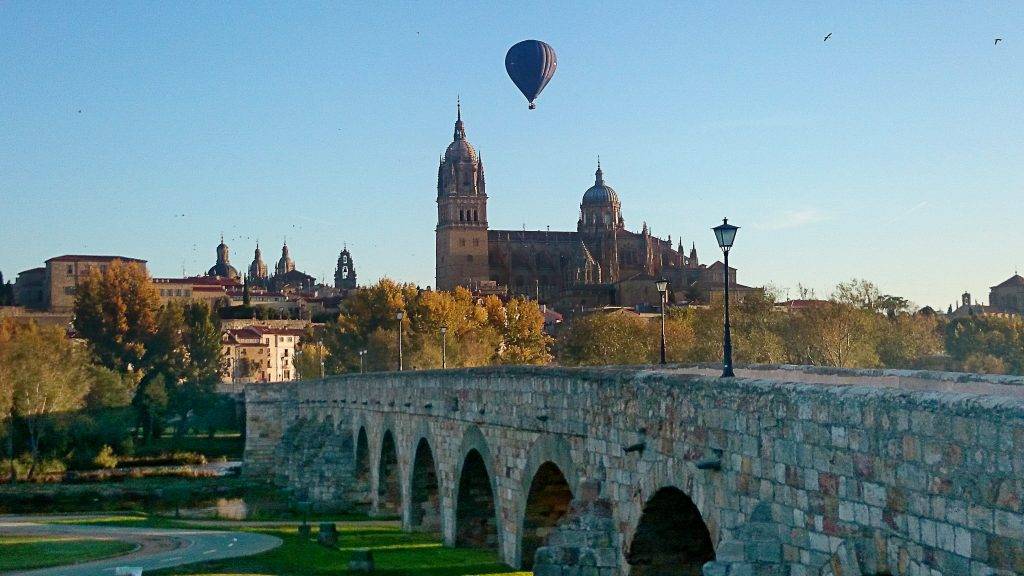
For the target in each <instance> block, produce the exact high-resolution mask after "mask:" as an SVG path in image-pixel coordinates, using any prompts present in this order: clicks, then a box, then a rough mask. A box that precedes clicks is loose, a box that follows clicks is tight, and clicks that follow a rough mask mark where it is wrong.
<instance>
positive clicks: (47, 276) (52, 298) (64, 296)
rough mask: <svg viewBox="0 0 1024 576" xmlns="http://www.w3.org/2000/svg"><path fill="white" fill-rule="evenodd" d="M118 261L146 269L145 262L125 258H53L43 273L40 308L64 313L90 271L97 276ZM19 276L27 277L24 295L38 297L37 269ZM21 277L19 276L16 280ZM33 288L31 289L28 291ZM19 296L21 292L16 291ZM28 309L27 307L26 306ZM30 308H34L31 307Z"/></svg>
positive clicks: (79, 255)
mask: <svg viewBox="0 0 1024 576" xmlns="http://www.w3.org/2000/svg"><path fill="white" fill-rule="evenodd" d="M115 260H118V261H120V262H122V263H123V264H127V265H137V266H141V267H142V268H143V269H145V268H146V261H145V260H139V259H137V258H126V257H124V256H91V255H81V254H65V255H63V256H55V257H53V258H50V259H49V260H47V261H46V267H45V270H44V272H43V278H42V286H41V292H42V296H43V301H42V305H41V308H42V309H45V310H48V311H50V312H57V313H67V312H71V311H72V310H73V309H74V307H75V293H76V292H77V290H78V284H79V283H80V282H81V281H82V280H84V279H85V278H88V276H89V274H91V273H92V271H93V270H96V271H98V272H100V273H103V272H105V271H106V269H107V266H110V264H111V262H113V261H115ZM22 274H25V275H27V280H30V281H26V283H25V288H24V290H25V291H26V292H27V293H31V294H38V292H37V290H39V289H40V288H39V287H38V277H39V274H38V269H33V270H26V271H25V272H23V273H22ZM22 274H19V275H18V276H19V280H20V277H21V275H22ZM29 285H32V286H33V287H32V288H29ZM18 293H19V296H20V294H21V293H22V290H21V289H19V290H18ZM26 305H29V304H26ZM33 307H35V306H34V305H33Z"/></svg>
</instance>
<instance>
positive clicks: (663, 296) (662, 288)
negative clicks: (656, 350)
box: [654, 278, 668, 364]
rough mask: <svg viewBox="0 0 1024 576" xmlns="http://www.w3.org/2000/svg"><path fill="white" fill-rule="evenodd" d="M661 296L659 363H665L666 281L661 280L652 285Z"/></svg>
mask: <svg viewBox="0 0 1024 576" xmlns="http://www.w3.org/2000/svg"><path fill="white" fill-rule="evenodd" d="M654 285H655V286H657V287H658V293H659V294H661V363H662V364H664V363H665V306H667V305H668V280H666V279H664V278H661V279H659V280H658V281H657V282H655V283H654Z"/></svg>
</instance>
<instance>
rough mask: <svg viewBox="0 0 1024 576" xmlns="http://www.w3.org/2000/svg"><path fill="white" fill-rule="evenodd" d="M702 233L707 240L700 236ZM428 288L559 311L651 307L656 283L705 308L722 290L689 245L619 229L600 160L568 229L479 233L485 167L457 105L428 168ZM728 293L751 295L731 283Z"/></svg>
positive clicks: (720, 272) (714, 270) (714, 272)
mask: <svg viewBox="0 0 1024 576" xmlns="http://www.w3.org/2000/svg"><path fill="white" fill-rule="evenodd" d="M708 234H709V235H710V232H708ZM436 236H437V238H436V239H437V245H436V273H437V287H438V289H440V290H451V289H453V288H455V287H456V286H463V287H466V288H469V289H471V290H473V291H475V292H478V293H487V292H490V293H501V294H508V295H522V296H528V297H531V298H535V299H537V300H539V301H541V302H545V303H547V304H549V305H551V306H552V307H554V308H556V309H558V310H560V311H571V310H574V309H580V308H592V307H599V306H630V307H635V306H644V305H649V304H653V305H657V304H658V303H659V302H660V295H658V293H657V290H656V288H655V286H654V281H655V280H656V279H657V278H666V279H668V280H669V281H670V282H671V293H670V299H671V300H672V301H673V302H679V303H682V302H686V301H697V300H706V299H707V298H708V297H709V295H710V293H711V292H716V291H721V289H722V285H723V283H724V281H725V273H726V272H725V270H724V266H723V265H722V263H721V262H715V263H714V264H712V265H711V266H707V265H704V264H701V263H700V262H699V261H698V258H697V250H696V246H692V247H691V249H690V252H689V254H688V255H687V254H685V253H684V248H683V245H682V242H681V241H680V242H679V244H678V245H677V246H675V247H673V246H672V239H671V237H669V238H668V239H667V240H666V239H662V238H658V237H656V236H654V235H653V234H651V231H650V229H649V228H648V227H647V224H646V223H645V224H644V225H643V227H642V229H641V231H640V232H633V231H630V230H628V229H627V228H626V223H625V221H624V220H623V218H622V204H621V202H620V200H619V195H618V193H617V192H616V191H615V189H614V188H612V187H611V186H610V185H608V183H607V182H605V179H604V172H603V171H602V169H601V164H600V161H599V162H598V165H597V171H596V172H595V173H594V185H593V186H591V187H590V188H588V189H587V190H586V192H584V193H583V198H582V201H581V202H580V207H579V220H578V221H577V224H576V231H565V232H555V231H550V230H546V231H545V230H538V231H526V230H492V229H490V228H489V227H488V225H487V186H486V181H485V178H484V164H483V160H482V159H481V158H480V155H479V154H478V153H477V151H476V150H475V149H474V148H473V146H472V145H471V144H470V143H469V140H467V138H466V128H465V125H464V124H463V121H462V110H461V106H460V107H459V108H458V111H457V116H456V121H455V134H454V138H453V141H452V143H451V144H449V145H448V148H447V150H445V153H444V156H442V157H441V159H440V165H439V166H438V169H437V231H436ZM728 277H729V283H730V291H732V290H734V289H735V290H736V291H737V292H738V294H737V295H742V293H743V292H744V291H750V290H754V289H753V288H749V287H746V286H741V285H739V284H736V270H735V268H730V269H729V271H728Z"/></svg>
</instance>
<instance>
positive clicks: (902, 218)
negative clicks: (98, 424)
mask: <svg viewBox="0 0 1024 576" xmlns="http://www.w3.org/2000/svg"><path fill="white" fill-rule="evenodd" d="M506 4H507V5H505V6H501V5H498V3H489V2H466V3H425V2H423V3H381V4H380V5H378V4H377V3H362V4H359V3H345V4H342V3H307V2H303V3H291V2H266V3H259V2H237V3H231V2H195V3H186V2H164V3H156V2H148V3H109V2H69V3H53V2H42V3H40V2H19V1H14V2H10V1H9V2H3V3H0V202H2V210H0V270H2V271H3V272H4V273H5V275H6V276H7V277H8V278H12V277H13V276H14V274H15V273H16V272H17V271H19V270H23V269H26V268H30V267H33V266H37V265H39V263H40V262H42V261H43V260H44V259H46V258H48V257H51V256H55V255H58V254H62V253H83V252H84V253H114V254H123V255H126V256H133V257H140V258H145V259H148V260H149V261H150V269H151V272H152V273H154V274H155V275H160V276H166V275H174V274H180V273H181V271H182V268H183V267H184V269H185V270H186V272H188V273H199V272H201V271H204V270H205V269H206V268H208V267H209V266H211V265H212V263H213V260H214V256H215V254H214V247H215V246H216V244H217V242H218V240H219V235H220V233H221V231H223V232H224V234H225V236H226V239H227V241H228V244H229V245H230V246H231V249H232V254H231V256H232V263H233V264H235V265H236V266H237V267H239V268H243V267H244V266H246V265H247V264H248V262H249V261H250V260H251V259H252V251H253V248H254V245H255V239H256V238H257V237H259V239H260V241H261V245H262V247H263V248H264V257H265V259H266V260H268V262H269V261H272V260H274V259H276V258H277V257H278V256H279V249H280V245H281V241H282V239H283V238H284V237H285V236H287V238H288V244H289V247H290V248H291V253H292V255H293V257H294V258H295V260H296V262H297V264H298V267H299V268H300V269H302V270H305V271H306V272H308V273H310V274H313V275H315V276H318V277H319V276H325V275H330V274H332V273H333V269H334V263H335V260H336V259H337V255H338V252H339V251H340V249H341V247H342V245H343V244H346V243H347V245H348V247H349V248H350V249H351V250H352V253H353V258H354V260H355V264H356V268H357V271H358V273H359V277H360V281H361V282H369V281H372V280H374V279H376V278H378V277H380V276H384V275H388V276H392V277H395V278H399V279H403V280H410V281H415V282H418V283H420V284H422V285H432V284H433V271H434V238H433V234H434V225H435V221H436V205H435V203H434V199H435V196H436V190H435V180H436V168H437V159H438V155H439V154H440V153H441V152H442V151H443V150H444V148H445V147H446V146H447V144H448V142H449V141H450V139H451V132H452V123H453V121H454V114H455V110H454V108H455V97H456V95H457V94H461V96H462V102H463V112H464V119H465V121H466V126H467V131H468V135H469V138H470V141H471V142H472V143H473V144H474V145H475V146H476V147H477V148H478V149H479V150H481V152H482V154H483V159H484V163H485V166H486V170H487V182H488V193H489V195H490V209H489V213H490V220H491V226H492V227H494V228H516V229H518V228H521V227H522V226H524V225H525V226H526V227H527V228H528V229H543V228H544V227H545V226H551V228H552V229H553V230H561V229H573V228H574V226H575V223H576V218H577V215H578V204H579V201H580V197H581V196H582V194H583V191H584V190H586V188H587V187H588V186H590V184H591V183H592V181H593V171H594V164H595V158H596V156H597V155H598V154H600V155H601V159H602V165H603V167H604V170H605V177H606V180H607V182H608V183H609V184H610V185H612V186H614V187H615V188H616V190H617V191H618V192H619V195H620V198H621V199H622V202H623V215H624V217H625V220H626V223H627V226H629V227H630V228H633V229H639V228H640V226H641V223H642V222H643V221H645V220H646V221H647V222H648V224H649V225H650V226H651V227H652V229H653V230H654V232H655V233H656V234H659V235H663V236H664V235H668V234H671V235H672V237H673V239H676V238H679V237H680V235H681V236H682V238H683V240H684V242H686V243H687V245H689V244H690V243H691V242H696V244H697V249H698V251H699V252H700V255H701V257H702V259H704V260H705V261H708V260H710V259H712V258H713V257H714V256H715V255H716V252H717V248H716V247H715V244H714V239H713V235H712V233H711V231H710V230H709V228H710V227H711V226H714V225H715V224H716V223H717V222H720V221H721V217H722V216H725V215H728V216H729V217H730V221H731V222H733V223H735V224H737V225H739V226H741V227H742V229H741V230H740V233H739V236H738V237H737V244H736V248H735V249H734V252H733V259H732V260H733V262H734V263H735V265H736V266H737V267H738V268H739V269H740V281H741V282H744V283H747V284H758V285H761V284H771V285H774V286H777V287H779V288H780V289H782V290H783V291H785V290H787V289H788V290H789V294H790V296H795V295H796V287H797V285H798V284H800V283H802V284H803V285H805V286H809V287H812V288H814V289H816V290H817V291H818V293H819V294H821V293H823V292H826V291H827V289H828V287H830V286H832V285H834V284H835V283H836V282H839V281H843V280H845V279H849V278H852V277H858V278H866V279H869V280H872V281H874V282H876V283H878V284H879V285H880V286H881V287H882V289H883V290H884V291H886V292H889V293H895V294H901V295H904V296H906V297H909V298H910V299H911V300H913V301H915V302H917V303H919V304H922V305H923V304H931V305H935V306H940V305H941V306H943V307H944V306H945V305H946V304H948V303H950V302H952V301H953V300H954V299H955V298H956V297H957V295H958V294H959V293H960V292H962V291H963V290H965V289H969V290H971V291H972V292H973V293H975V295H976V296H980V297H982V298H987V287H988V286H991V285H994V284H996V283H998V282H1000V281H1002V280H1003V279H1005V278H1007V277H1008V276H1010V275H1011V274H1012V273H1013V272H1014V270H1015V268H1017V267H1021V268H1024V253H1022V252H1024V251H1022V247H1024V226H1021V224H1022V218H1021V217H1022V215H1024V210H1022V208H1021V206H1020V198H1021V191H1022V189H1024V168H1022V162H1021V159H1022V158H1024V130H1022V128H1024V119H1022V114H1021V112H1022V106H1021V102H1022V101H1024V99H1022V96H1024V93H1022V92H1024V82H1022V81H1024V68H1022V66H1021V55H1022V54H1024V32H1022V31H1024V11H1022V10H1021V8H1020V5H1019V4H1014V3H1010V2H1006V3H998V4H992V3H987V4H975V3H962V4H954V3H938V2H935V3H932V2H915V3H891V2H878V3H868V2H857V3H842V4H840V3H782V2H737V3H728V4H720V3H697V2H693V3H689V2H687V3H682V2H679V3H668V2H666V3H654V2H650V3H595V2H578V3H564V4H557V5H554V4H550V3H519V2H517V3H514V4H513V3H506ZM829 32H831V33H832V34H833V36H832V38H830V39H829V41H828V42H822V38H823V37H824V35H825V34H827V33H829ZM996 37H1002V38H1003V39H1004V40H1003V41H1002V42H1001V43H1000V44H999V45H994V44H993V39H994V38H996ZM526 38H538V39H542V40H545V41H546V42H548V43H550V44H551V45H552V46H554V48H555V50H556V51H557V53H558V71H557V73H556V75H555V78H554V80H552V82H551V84H550V85H549V86H548V88H547V89H546V90H545V92H544V93H543V94H542V95H541V97H540V99H539V100H538V109H537V110H535V111H532V112H530V111H528V110H527V109H526V104H525V102H524V100H523V98H522V96H521V95H520V94H519V93H518V91H517V90H516V88H515V86H514V85H513V84H512V82H511V81H510V80H509V79H508V77H507V76H506V74H505V71H504V65H503V59H504V54H505V51H506V50H507V49H508V47H509V46H511V45H512V44H514V43H515V42H518V41H519V40H523V39H526ZM79 110H81V112H79ZM181 214H184V216H180V215H181ZM176 215H177V216H176Z"/></svg>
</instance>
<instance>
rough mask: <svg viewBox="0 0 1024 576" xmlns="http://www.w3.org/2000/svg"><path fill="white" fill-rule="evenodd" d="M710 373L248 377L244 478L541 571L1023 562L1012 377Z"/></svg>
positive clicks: (1022, 492) (1023, 389)
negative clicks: (396, 517) (392, 520)
mask: <svg viewBox="0 0 1024 576" xmlns="http://www.w3.org/2000/svg"><path fill="white" fill-rule="evenodd" d="M704 370H705V369H703V368H699V367H698V368H681V369H668V370H660V369H659V370H656V369H645V368H629V369H622V368H605V369H562V368H527V367H514V368H487V369H476V370H465V371H456V372H453V371H446V372H443V373H440V372H439V373H434V372H409V373H402V374H367V375H353V376H346V377H338V378H329V379H327V380H320V381H316V382H297V383H283V384H266V385H258V386H257V385H253V386H251V387H249V388H248V389H247V390H246V402H247V408H246V415H247V435H246V464H245V472H246V473H247V474H253V475H257V476H263V477H275V476H276V477H277V479H278V481H279V482H281V483H282V484H283V485H285V486H287V487H289V488H292V489H294V490H295V493H296V494H297V495H302V496H303V497H304V498H309V499H311V500H313V501H314V502H316V503H317V505H318V506H322V507H324V508H328V507H338V508H345V507H349V508H357V507H360V506H362V507H366V506H368V507H369V508H370V510H371V511H372V512H373V513H389V512H390V513H394V514H400V515H401V518H402V523H403V527H404V528H405V529H407V530H422V531H439V532H440V534H441V536H442V538H443V540H444V542H445V544H446V545H449V546H455V545H458V546H477V547H484V548H488V549H491V550H494V551H495V552H496V553H497V554H498V556H499V557H500V558H501V559H502V560H503V561H504V562H506V563H508V564H509V565H510V566H513V567H526V568H530V567H532V568H533V569H534V570H535V571H536V572H537V573H540V574H545V575H548V576H555V575H557V576H565V575H567V574H572V575H573V576H578V575H581V574H586V575H588V576H620V575H621V576H627V575H628V576H651V575H654V574H657V575H658V576H663V575H667V576H697V575H701V576H738V575H741V574H743V575H748V574H762V573H763V574H771V575H772V576H775V572H779V573H780V574H785V575H786V576H876V575H877V574H887V575H890V576H917V575H920V574H927V575H928V576H937V575H943V576H952V575H959V574H970V575H971V576H975V575H976V576H1011V575H1014V574H1024V504H1022V500H1024V379H1022V378H1014V377H992V376H976V375H945V374H934V373H917V372H898V371H892V372H890V371H839V370H827V371H826V370H820V369H809V368H797V367H757V368H756V369H743V370H738V371H737V376H738V377H737V378H735V379H728V380H723V379H719V378H715V377H708V376H706V375H704V374H703V371H704ZM977 391H980V392H977ZM771 534H775V535H776V536H777V537H778V538H779V540H778V542H776V541H774V540H771V539H770V538H769V536H770V535H771ZM780 547H781V548H780ZM779 551H781V557H780V554H779V553H778V552H779ZM584 569H585V570H584ZM751 570H753V572H751ZM773 571H774V572H773Z"/></svg>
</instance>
